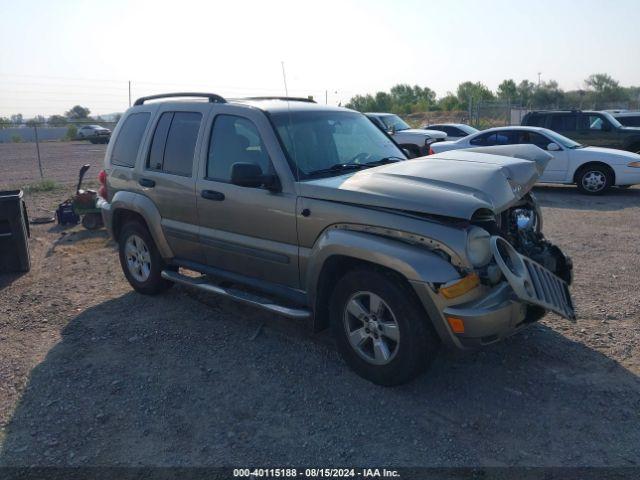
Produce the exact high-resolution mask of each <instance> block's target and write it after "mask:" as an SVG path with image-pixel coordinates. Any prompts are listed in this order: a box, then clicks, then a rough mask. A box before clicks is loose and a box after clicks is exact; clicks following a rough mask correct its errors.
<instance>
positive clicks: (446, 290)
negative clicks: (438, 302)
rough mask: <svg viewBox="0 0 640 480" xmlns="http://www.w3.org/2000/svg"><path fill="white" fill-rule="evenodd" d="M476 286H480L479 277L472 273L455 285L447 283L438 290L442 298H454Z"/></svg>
mask: <svg viewBox="0 0 640 480" xmlns="http://www.w3.org/2000/svg"><path fill="white" fill-rule="evenodd" d="M478 285H480V277H478V274H477V273H475V272H473V273H470V274H469V275H467V276H466V277H464V278H461V279H460V280H458V281H456V282H455V283H452V284H448V283H447V284H446V285H445V286H444V287H441V288H440V293H442V295H443V296H444V298H456V297H459V296H460V295H464V294H465V293H467V292H468V291H469V290H472V289H474V288H476V287H477V286H478Z"/></svg>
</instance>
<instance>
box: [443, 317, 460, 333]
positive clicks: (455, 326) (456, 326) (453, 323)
mask: <svg viewBox="0 0 640 480" xmlns="http://www.w3.org/2000/svg"><path fill="white" fill-rule="evenodd" d="M447 322H449V326H450V327H451V330H453V333H464V322H463V321H462V319H461V318H458V317H447Z"/></svg>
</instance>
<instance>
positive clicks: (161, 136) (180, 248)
mask: <svg viewBox="0 0 640 480" xmlns="http://www.w3.org/2000/svg"><path fill="white" fill-rule="evenodd" d="M174 105H175V104H174ZM207 113H208V109H207V107H206V106H205V105H202V106H198V105H190V106H185V107H180V108H170V107H169V106H167V107H165V106H163V107H162V108H161V109H160V110H159V112H158V114H157V115H156V117H155V125H154V126H153V133H152V136H151V139H150V144H149V147H148V149H147V154H146V158H144V162H143V165H142V172H141V175H140V178H139V179H138V183H139V185H140V187H141V188H142V190H143V192H144V194H145V195H146V196H147V197H149V198H150V199H151V200H152V201H153V202H154V204H155V205H156V206H157V208H158V210H159V211H160V216H161V217H162V230H163V231H164V234H165V237H166V239H167V242H168V243H169V246H170V247H171V249H172V251H173V253H174V255H175V256H176V257H178V258H182V259H186V260H193V261H202V260H203V253H202V250H201V248H200V244H199V241H198V228H199V227H198V215H197V206H196V199H195V185H196V170H197V168H196V167H197V165H196V164H195V162H194V159H195V158H196V153H197V152H198V150H199V148H200V142H199V138H200V135H199V134H200V130H201V128H202V125H203V124H204V120H205V117H206V115H207Z"/></svg>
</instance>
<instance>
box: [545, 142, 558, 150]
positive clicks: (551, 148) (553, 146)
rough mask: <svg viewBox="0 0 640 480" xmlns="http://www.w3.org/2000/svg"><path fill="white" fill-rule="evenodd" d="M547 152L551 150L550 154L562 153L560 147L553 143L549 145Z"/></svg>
mask: <svg viewBox="0 0 640 480" xmlns="http://www.w3.org/2000/svg"><path fill="white" fill-rule="evenodd" d="M547 150H549V151H550V152H558V151H560V145H558V144H557V143H554V142H551V143H550V144H549V145H547Z"/></svg>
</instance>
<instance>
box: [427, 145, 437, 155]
mask: <svg viewBox="0 0 640 480" xmlns="http://www.w3.org/2000/svg"><path fill="white" fill-rule="evenodd" d="M435 153H436V152H434V151H433V148H431V147H429V153H428V155H434V154H435Z"/></svg>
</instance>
